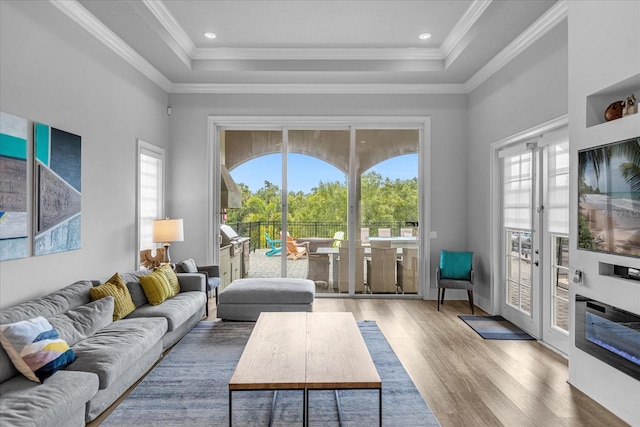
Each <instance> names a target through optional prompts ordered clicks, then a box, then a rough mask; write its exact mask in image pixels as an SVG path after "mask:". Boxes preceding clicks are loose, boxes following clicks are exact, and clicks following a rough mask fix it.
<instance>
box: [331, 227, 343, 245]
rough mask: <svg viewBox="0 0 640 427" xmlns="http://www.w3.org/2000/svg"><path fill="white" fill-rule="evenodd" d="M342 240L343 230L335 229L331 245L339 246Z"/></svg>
mask: <svg viewBox="0 0 640 427" xmlns="http://www.w3.org/2000/svg"><path fill="white" fill-rule="evenodd" d="M343 240H344V231H336V232H335V234H334V235H333V244H332V245H331V247H334V248H339V247H340V245H341V244H342V241H343Z"/></svg>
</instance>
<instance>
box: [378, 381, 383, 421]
mask: <svg viewBox="0 0 640 427" xmlns="http://www.w3.org/2000/svg"><path fill="white" fill-rule="evenodd" d="M378 396H379V399H380V402H379V404H378V405H379V408H380V413H379V414H378V417H379V420H380V427H382V388H379V389H378Z"/></svg>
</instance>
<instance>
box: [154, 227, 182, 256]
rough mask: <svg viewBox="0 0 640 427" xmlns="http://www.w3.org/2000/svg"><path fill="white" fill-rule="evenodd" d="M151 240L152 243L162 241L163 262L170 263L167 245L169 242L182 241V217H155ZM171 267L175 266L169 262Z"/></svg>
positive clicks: (169, 244)
mask: <svg viewBox="0 0 640 427" xmlns="http://www.w3.org/2000/svg"><path fill="white" fill-rule="evenodd" d="M153 241H154V243H162V246H163V247H164V262H163V263H166V264H171V256H170V255H169V246H171V242H182V241H184V231H183V227H182V218H180V219H169V218H165V219H156V220H154V221H153ZM171 267H172V268H175V266H174V265H173V264H171Z"/></svg>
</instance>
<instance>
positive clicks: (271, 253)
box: [264, 231, 282, 256]
mask: <svg viewBox="0 0 640 427" xmlns="http://www.w3.org/2000/svg"><path fill="white" fill-rule="evenodd" d="M264 237H265V238H266V239H267V244H268V245H269V247H270V248H271V249H270V250H268V251H267V253H266V255H267V256H274V255H277V254H279V253H282V240H280V239H276V240H273V239H271V237H269V233H267V232H266V231H265V233H264ZM277 245H280V246H277Z"/></svg>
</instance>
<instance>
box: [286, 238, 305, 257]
mask: <svg viewBox="0 0 640 427" xmlns="http://www.w3.org/2000/svg"><path fill="white" fill-rule="evenodd" d="M289 255H293V259H294V260H296V259H299V258H301V257H303V256H305V255H307V256H308V255H309V242H304V243H296V241H295V240H294V239H293V237H287V257H288V256H289Z"/></svg>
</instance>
